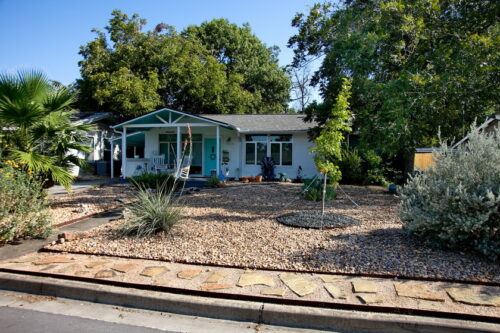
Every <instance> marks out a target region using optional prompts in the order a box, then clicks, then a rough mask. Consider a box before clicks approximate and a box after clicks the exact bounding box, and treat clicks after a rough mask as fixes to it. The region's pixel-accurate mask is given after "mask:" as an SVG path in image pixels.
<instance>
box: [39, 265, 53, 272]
mask: <svg viewBox="0 0 500 333" xmlns="http://www.w3.org/2000/svg"><path fill="white" fill-rule="evenodd" d="M54 268H57V265H49V266H46V267H44V268H42V269H41V270H40V272H46V271H50V270H51V269H54Z"/></svg>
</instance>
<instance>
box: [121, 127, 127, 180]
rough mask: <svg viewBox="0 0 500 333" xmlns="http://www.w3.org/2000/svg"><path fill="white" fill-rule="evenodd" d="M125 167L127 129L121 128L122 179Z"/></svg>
mask: <svg viewBox="0 0 500 333" xmlns="http://www.w3.org/2000/svg"><path fill="white" fill-rule="evenodd" d="M126 167H127V128H126V127H125V126H123V132H122V178H123V179H125V172H126Z"/></svg>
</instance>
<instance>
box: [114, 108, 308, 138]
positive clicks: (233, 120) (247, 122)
mask: <svg viewBox="0 0 500 333" xmlns="http://www.w3.org/2000/svg"><path fill="white" fill-rule="evenodd" d="M184 117H188V118H191V119H192V120H193V121H194V122H208V123H212V124H215V125H220V126H223V127H226V128H232V129H235V130H237V131H239V132H242V133H285V132H307V130H309V128H311V127H314V126H315V125H316V124H315V123H314V122H312V123H305V122H304V120H303V119H304V117H305V116H304V115H302V114H297V113H295V114H190V113H186V112H181V111H176V110H171V109H167V108H164V109H160V110H156V111H153V112H150V113H147V114H145V115H142V116H140V117H137V118H134V119H131V120H128V121H125V122H123V123H121V124H118V125H115V126H112V128H114V129H117V130H121V129H122V128H123V127H124V126H128V127H132V128H133V129H135V130H145V129H147V128H151V127H155V126H157V125H158V127H167V126H175V123H177V124H179V123H180V122H179V120H181V119H182V118H184ZM184 122H185V121H182V123H184ZM141 125H142V126H141Z"/></svg>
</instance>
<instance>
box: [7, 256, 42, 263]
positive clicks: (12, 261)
mask: <svg viewBox="0 0 500 333" xmlns="http://www.w3.org/2000/svg"><path fill="white" fill-rule="evenodd" d="M37 259H38V258H37V257H27V258H16V259H12V260H9V263H13V264H24V263H27V262H33V261H36V260H37Z"/></svg>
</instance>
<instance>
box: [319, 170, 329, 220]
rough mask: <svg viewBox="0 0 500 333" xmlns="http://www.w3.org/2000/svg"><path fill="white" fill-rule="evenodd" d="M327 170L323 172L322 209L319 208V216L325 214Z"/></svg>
mask: <svg viewBox="0 0 500 333" xmlns="http://www.w3.org/2000/svg"><path fill="white" fill-rule="evenodd" d="M327 175H328V172H325V177H324V181H323V209H322V210H321V216H322V217H323V216H325V199H326V178H327Z"/></svg>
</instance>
